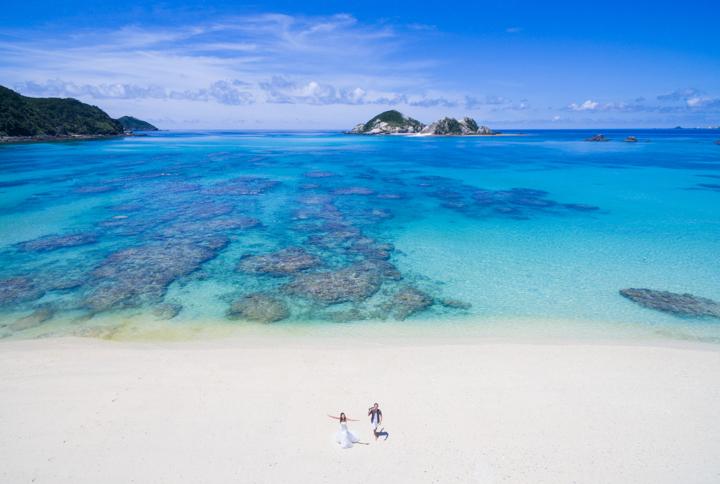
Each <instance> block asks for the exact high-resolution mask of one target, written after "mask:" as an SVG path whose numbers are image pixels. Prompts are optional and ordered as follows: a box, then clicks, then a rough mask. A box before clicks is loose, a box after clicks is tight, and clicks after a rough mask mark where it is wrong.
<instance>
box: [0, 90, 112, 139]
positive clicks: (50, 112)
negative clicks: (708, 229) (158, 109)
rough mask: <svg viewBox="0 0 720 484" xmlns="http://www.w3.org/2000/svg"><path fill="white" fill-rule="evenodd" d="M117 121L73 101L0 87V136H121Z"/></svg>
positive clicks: (87, 105) (91, 107) (97, 110)
mask: <svg viewBox="0 0 720 484" xmlns="http://www.w3.org/2000/svg"><path fill="white" fill-rule="evenodd" d="M122 133H123V127H122V125H121V124H120V122H118V121H116V120H114V119H112V118H111V117H110V116H108V115H107V113H105V112H104V111H103V110H102V109H100V108H98V107H97V106H91V105H89V104H85V103H82V102H80V101H78V100H76V99H69V98H68V99H60V98H33V97H27V96H23V95H21V94H18V93H17V92H15V91H13V90H11V89H8V88H6V87H3V86H0V136H63V135H113V134H122Z"/></svg>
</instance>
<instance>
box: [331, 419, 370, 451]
mask: <svg viewBox="0 0 720 484" xmlns="http://www.w3.org/2000/svg"><path fill="white" fill-rule="evenodd" d="M328 417H330V418H334V419H335V420H339V421H340V430H338V432H337V434H335V441H336V442H337V443H338V444H340V447H342V448H343V449H349V448H350V447H352V446H353V444H362V443H363V442H360V439H358V438H357V436H356V435H355V434H353V433H352V432H350V431H349V430H348V428H347V422H348V420H350V421H352V422H357V420H355V419H352V418H347V417H346V416H345V413H344V412H340V416H339V417H336V416H334V415H328Z"/></svg>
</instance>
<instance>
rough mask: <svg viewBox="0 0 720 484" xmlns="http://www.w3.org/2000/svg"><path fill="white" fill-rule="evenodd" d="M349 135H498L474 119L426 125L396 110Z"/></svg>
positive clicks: (444, 121)
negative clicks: (479, 124)
mask: <svg viewBox="0 0 720 484" xmlns="http://www.w3.org/2000/svg"><path fill="white" fill-rule="evenodd" d="M347 133H348V134H366V135H382V134H415V135H421V136H422V135H424V136H488V135H495V134H498V133H496V132H495V131H493V130H491V129H490V128H488V127H487V126H478V124H477V122H475V120H474V119H472V118H467V117H466V118H463V119H461V120H457V119H455V118H448V117H445V118H442V119H440V120H438V121H435V122H434V123H431V124H429V125H425V124H423V123H421V122H420V121H418V120H417V119H413V118H410V117H407V116H405V115H403V114H402V113H401V112H400V111H396V110H394V109H392V110H390V111H385V112H383V113H380V114H378V115H377V116H375V117H373V118H372V119H370V120H369V121H368V122H366V123H360V124H358V125H357V126H355V127H354V128H353V129H351V130H350V131H347Z"/></svg>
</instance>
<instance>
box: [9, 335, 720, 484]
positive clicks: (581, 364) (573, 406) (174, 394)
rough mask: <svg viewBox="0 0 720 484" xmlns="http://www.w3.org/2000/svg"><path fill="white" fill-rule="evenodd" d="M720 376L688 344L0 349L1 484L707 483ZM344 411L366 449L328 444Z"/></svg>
mask: <svg viewBox="0 0 720 484" xmlns="http://www.w3.org/2000/svg"><path fill="white" fill-rule="evenodd" d="M719 374H720V347H717V346H715V345H706V344H701V343H689V342H688V343H683V344H682V345H678V346H675V347H670V346H665V345H662V344H660V345H654V344H647V345H627V344H622V343H609V344H608V343H602V342H598V341H596V342H592V343H591V342H587V341H574V342H573V341H570V340H564V341H555V342H552V341H544V342H527V341H526V342H517V341H510V340H508V339H496V340H488V339H482V338H467V337H460V336H456V337H453V336H442V335H441V334H440V333H439V332H436V334H435V337H433V335H431V334H426V335H418V334H416V335H412V334H411V333H410V334H408V335H407V336H406V337H405V338H402V337H400V335H397V337H395V336H391V337H389V338H388V337H386V336H385V335H384V334H382V333H379V332H376V331H375V332H368V333H366V334H364V336H363V337H358V336H357V335H354V336H348V337H326V338H318V337H316V335H307V334H305V335H303V334H302V333H297V334H290V333H288V334H286V335H285V336H280V335H278V334H271V333H265V334H264V335H263V334H260V333H258V334H255V335H252V336H251V335H246V336H245V337H243V338H224V339H203V340H199V341H180V342H168V341H165V342H158V341H154V342H128V341H126V342H114V341H102V340H98V339H91V338H82V339H81V338H59V339H42V340H24V341H3V342H0V425H2V426H3V433H2V434H0V435H1V436H0V450H1V451H2V452H3V453H4V456H5V459H4V460H5V461H6V463H7V464H6V465H5V466H3V468H2V469H0V480H3V481H7V482H31V481H34V482H38V483H42V482H53V483H57V482H68V483H69V482H73V483H84V482H97V481H98V480H103V482H118V483H120V482H130V481H132V480H135V481H140V482H201V481H202V482H227V481H228V480H231V479H233V480H241V481H242V482H292V481H294V480H297V479H298V477H302V480H303V481H307V482H338V481H340V482H348V483H354V482H368V481H369V480H372V479H376V478H377V477H378V476H382V478H383V479H390V480H392V481H393V482H401V483H404V482H437V481H439V482H447V481H450V480H453V479H455V480H459V481H460V482H474V481H478V480H482V481H486V482H500V481H502V482H518V483H521V482H548V483H550V482H552V483H564V482H620V481H622V482H657V483H663V482H667V483H670V482H680V481H687V480H688V479H689V480H690V481H692V482H697V483H704V482H708V483H709V482H715V481H716V479H717V476H718V474H720V463H719V462H718V461H717V459H716V458H715V456H716V455H717V453H718V451H720V426H718V425H715V424H714V422H717V421H718V419H719V418H720V409H718V407H717V405H716V403H715V402H717V399H718V398H720V385H718V376H717V375H719ZM373 401H378V402H379V403H380V405H381V407H382V409H383V412H384V414H385V428H386V431H387V432H388V433H389V434H390V435H389V439H388V440H387V441H380V442H375V441H374V440H370V439H372V436H371V435H370V432H369V429H368V427H367V423H366V422H365V420H364V416H363V411H364V410H365V409H366V408H367V406H368V405H369V404H371V403H372V402H373ZM338 411H345V412H347V413H348V415H349V416H350V417H351V418H358V419H360V421H358V422H351V425H350V428H351V429H352V430H354V431H355V432H357V433H358V435H359V436H360V438H361V439H362V441H365V442H367V441H368V440H370V445H367V446H365V445H357V446H355V447H354V448H352V449H349V450H342V449H339V448H338V447H337V445H336V444H334V443H333V440H332V438H333V435H334V433H335V431H336V427H337V424H336V422H335V421H332V420H330V419H328V418H327V417H326V414H327V413H331V412H338ZM108 469H112V471H113V472H112V473H108ZM298 473H299V474H298ZM108 479H109V480H108Z"/></svg>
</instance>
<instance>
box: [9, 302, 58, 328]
mask: <svg viewBox="0 0 720 484" xmlns="http://www.w3.org/2000/svg"><path fill="white" fill-rule="evenodd" d="M54 315H55V309H54V308H53V307H52V306H50V305H49V304H43V305H41V306H39V307H38V308H36V309H35V310H34V311H33V312H32V313H30V314H29V315H27V316H24V317H22V318H20V319H18V320H16V321H15V322H14V323H13V324H11V325H10V329H11V330H13V331H23V330H26V329H30V328H34V327H36V326H40V325H41V324H42V323H44V322H45V321H48V320H49V319H51V318H52V317H53V316H54Z"/></svg>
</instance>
